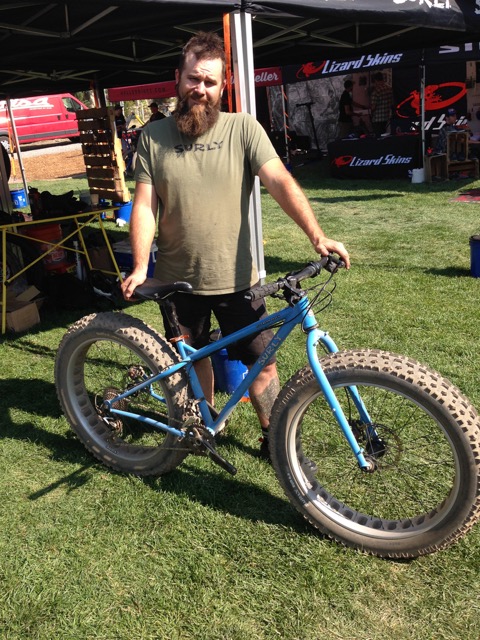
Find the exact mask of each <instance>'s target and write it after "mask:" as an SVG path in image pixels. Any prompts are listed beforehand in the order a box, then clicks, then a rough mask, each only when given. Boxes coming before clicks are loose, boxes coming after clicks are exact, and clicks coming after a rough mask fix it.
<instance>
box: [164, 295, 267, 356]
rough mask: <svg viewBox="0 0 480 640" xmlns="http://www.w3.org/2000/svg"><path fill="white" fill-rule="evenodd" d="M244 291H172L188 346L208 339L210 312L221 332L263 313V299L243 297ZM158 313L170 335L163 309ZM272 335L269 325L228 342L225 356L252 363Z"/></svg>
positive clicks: (225, 332) (264, 311)
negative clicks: (233, 341)
mask: <svg viewBox="0 0 480 640" xmlns="http://www.w3.org/2000/svg"><path fill="white" fill-rule="evenodd" d="M245 293H246V292H245V291H238V292H236V293H227V294H224V295H215V296H199V295H190V294H182V293H176V294H174V295H172V296H170V298H169V299H170V300H171V301H172V302H173V303H174V305H175V309H176V311H177V317H178V321H179V323H180V330H181V332H182V334H186V335H188V336H189V339H188V343H189V344H190V345H191V346H192V347H194V348H195V349H200V348H201V347H204V346H205V345H207V344H208V343H209V342H210V334H211V332H212V326H211V316H212V313H213V315H214V316H215V318H216V319H217V322H218V326H219V327H220V331H221V332H222V335H223V336H228V335H229V334H230V333H233V332H234V331H237V330H238V329H243V328H244V327H246V326H248V325H249V324H252V323H253V322H256V321H257V320H260V319H261V318H264V317H265V316H266V315H267V309H266V307H265V301H264V300H255V301H254V302H251V301H249V300H246V299H245ZM160 308H161V307H160ZM162 315H163V321H164V325H165V335H166V337H167V338H168V339H170V338H171V337H172V331H171V329H170V327H169V326H168V322H167V320H166V318H165V314H164V313H163V310H162ZM272 338H273V331H271V330H270V329H267V330H265V331H262V332H261V333H259V334H254V335H253V336H249V337H248V338H247V339H246V340H242V341H241V342H238V343H236V344H232V345H230V346H229V347H228V348H227V352H228V357H229V358H230V360H241V361H242V362H243V364H245V365H251V364H254V363H255V362H256V360H257V358H258V357H259V356H260V355H261V353H262V352H263V350H264V349H265V347H266V346H267V345H268V343H269V342H270V340H271V339H272ZM273 362H275V358H274V357H273V358H271V359H270V360H269V363H273Z"/></svg>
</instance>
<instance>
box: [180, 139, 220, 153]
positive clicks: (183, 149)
mask: <svg viewBox="0 0 480 640" xmlns="http://www.w3.org/2000/svg"><path fill="white" fill-rule="evenodd" d="M222 145H223V140H222V141H221V142H209V143H208V144H199V143H198V142H195V143H192V144H176V145H175V147H174V148H175V151H176V153H178V154H180V153H187V151H193V152H197V151H202V152H203V151H219V150H220V149H221V148H222Z"/></svg>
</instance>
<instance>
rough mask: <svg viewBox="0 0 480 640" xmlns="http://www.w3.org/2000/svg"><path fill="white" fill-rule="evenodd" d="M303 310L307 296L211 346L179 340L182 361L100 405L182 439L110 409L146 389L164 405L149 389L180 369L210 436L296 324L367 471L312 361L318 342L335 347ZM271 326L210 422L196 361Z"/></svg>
mask: <svg viewBox="0 0 480 640" xmlns="http://www.w3.org/2000/svg"><path fill="white" fill-rule="evenodd" d="M309 306H310V302H309V300H308V297H307V296H304V297H302V298H301V299H300V300H299V301H298V302H297V303H296V304H295V305H293V306H291V307H286V308H284V309H282V310H281V311H278V312H276V313H272V314H270V315H269V316H268V317H266V318H264V319H263V320H259V321H257V322H255V323H253V324H251V325H248V326H247V327H245V328H243V329H240V330H239V331H236V332H235V333H232V334H230V335H228V336H225V337H222V338H220V339H219V340H217V341H215V342H211V343H210V344H208V345H206V346H205V347H202V348H201V349H194V348H193V347H191V346H190V345H188V344H187V343H186V342H185V341H184V340H179V341H178V342H177V343H176V347H177V350H178V353H179V355H180V357H181V358H182V360H181V362H178V363H175V364H173V365H172V366H170V367H168V368H167V369H165V370H164V371H161V372H160V373H158V374H156V375H154V376H150V377H148V378H147V379H146V380H145V381H144V382H142V383H140V384H137V385H135V386H134V387H132V388H130V389H129V390H128V391H125V392H124V393H122V394H120V395H118V396H116V397H115V398H111V399H110V400H106V401H105V406H106V407H107V409H108V410H109V411H110V412H111V413H113V414H117V415H119V416H125V417H128V418H132V419H135V420H139V421H140V422H144V423H146V424H149V425H150V426H152V427H154V428H156V429H160V430H162V431H165V432H168V433H171V434H172V435H174V436H177V437H179V438H183V437H185V433H184V432H183V431H181V430H179V429H176V428H174V427H171V426H169V425H167V424H165V423H163V422H159V421H156V420H153V419H152V418H148V417H146V416H142V415H139V414H136V413H131V412H129V411H123V410H121V409H116V408H115V406H114V405H115V404H117V403H118V402H119V401H120V400H122V399H124V398H128V396H130V395H132V394H134V393H137V392H138V391H140V390H142V389H146V388H149V393H150V395H151V396H152V397H154V398H156V399H157V400H159V401H164V399H163V398H162V397H161V396H159V395H158V394H156V393H155V392H154V391H153V389H152V387H151V385H152V384H154V383H156V382H159V381H160V380H164V379H165V378H168V377H169V376H171V375H172V374H174V373H176V372H177V371H179V370H180V369H182V368H186V372H187V376H188V379H189V382H190V387H191V390H192V392H193V396H194V398H195V399H196V401H197V402H198V407H199V410H200V414H201V416H202V419H203V421H204V424H205V426H206V427H207V429H208V430H209V431H210V433H211V434H212V435H215V434H216V433H218V432H219V431H220V430H221V428H222V425H223V423H224V422H225V421H226V420H227V418H228V416H229V415H230V414H231V413H232V411H233V410H234V408H235V406H236V405H237V404H238V402H239V401H240V399H241V398H242V397H243V396H244V394H245V392H246V391H247V389H248V388H249V387H250V385H251V384H252V382H253V381H254V380H255V378H256V377H257V376H258V374H259V373H260V371H261V370H262V369H263V368H264V366H265V365H266V364H267V363H268V361H269V360H270V358H271V357H272V356H273V355H275V353H276V352H277V351H278V349H279V348H280V346H281V345H282V344H283V342H284V341H285V340H286V338H287V337H288V336H289V335H290V333H291V332H292V330H293V329H294V328H295V327H296V326H297V325H301V326H302V329H303V331H304V332H305V333H306V334H307V356H308V362H309V364H310V367H311V369H312V371H313V373H314V375H315V378H316V380H317V381H318V384H319V387H320V389H321V392H322V394H323V395H324V397H325V400H326V401H327V404H328V406H329V407H330V409H331V411H332V414H333V415H334V417H335V419H336V421H337V423H338V425H339V426H340V428H341V430H342V432H343V434H344V436H345V438H346V439H347V442H348V444H349V445H350V448H351V449H352V451H353V453H354V455H355V457H356V459H357V462H358V465H359V466H360V467H361V468H364V469H367V468H369V464H368V462H367V461H366V459H365V456H364V453H363V449H361V447H360V446H359V444H358V442H357V440H356V438H355V436H354V435H353V432H352V429H351V428H350V425H349V423H348V420H347V418H346V417H345V414H344V412H343V410H342V408H341V406H340V404H339V402H338V400H337V398H336V396H335V393H334V391H333V389H332V387H331V385H330V383H329V381H328V379H327V376H326V375H325V373H324V371H323V369H322V366H321V364H320V361H319V358H318V353H317V345H318V343H319V342H321V343H322V344H323V345H324V346H325V348H326V349H327V351H328V352H330V353H335V352H337V351H338V348H337V346H336V344H335V342H334V341H333V340H332V338H331V337H330V336H329V335H328V333H327V332H325V331H322V330H320V329H319V328H318V324H317V321H316V318H315V315H314V313H313V310H312V309H309ZM275 325H281V326H280V327H279V329H278V331H277V332H276V333H275V335H274V336H273V338H272V340H271V341H270V342H269V344H268V345H267V347H266V348H265V350H264V351H263V353H262V354H261V356H260V357H259V358H258V360H257V361H256V362H255V364H253V365H252V366H251V368H250V369H249V371H248V373H247V374H246V376H245V378H243V380H242V381H241V382H240V384H239V385H238V387H237V388H236V389H235V391H234V392H233V393H232V395H231V396H230V398H229V399H228V401H227V403H226V404H225V406H224V407H223V409H222V410H221V411H220V413H219V414H218V416H217V417H216V418H213V417H212V415H211V413H210V407H209V405H208V403H207V401H206V399H205V396H204V394H203V390H202V387H201V385H200V382H199V379H198V376H197V374H196V372H195V368H194V364H195V363H196V362H198V361H199V360H203V359H204V358H208V357H210V356H211V355H213V354H214V353H216V352H217V351H220V350H221V349H224V348H225V347H228V346H229V345H231V344H233V343H235V342H238V341H240V340H242V339H244V338H247V337H249V336H251V335H253V334H255V333H259V332H260V331H263V330H265V329H269V328H271V327H273V326H275ZM348 392H349V394H350V397H351V399H352V401H353V403H354V404H355V407H356V408H357V411H358V412H359V416H360V419H361V421H362V422H363V423H364V424H367V425H368V424H370V423H371V420H370V417H369V415H368V412H367V410H366V408H365V406H364V404H363V401H362V399H361V397H360V395H359V393H358V390H357V389H356V387H355V386H351V387H348ZM117 406H118V405H117Z"/></svg>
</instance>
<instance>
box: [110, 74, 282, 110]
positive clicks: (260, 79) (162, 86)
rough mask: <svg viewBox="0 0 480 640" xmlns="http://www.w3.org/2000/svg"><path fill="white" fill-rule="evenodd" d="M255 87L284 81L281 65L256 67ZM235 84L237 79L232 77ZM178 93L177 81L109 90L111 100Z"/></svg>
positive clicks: (141, 98) (167, 96) (171, 95)
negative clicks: (176, 89) (176, 88)
mask: <svg viewBox="0 0 480 640" xmlns="http://www.w3.org/2000/svg"><path fill="white" fill-rule="evenodd" d="M254 79H255V87H273V86H275V85H281V84H282V83H283V77H282V69H281V67H268V68H265V69H255V78H254ZM232 81H233V83H234V84H235V79H234V78H232ZM175 95H176V92H175V82H174V81H173V80H169V81H167V82H153V83H152V84H139V85H134V86H129V87H114V88H113V89H109V90H108V99H109V101H110V102H120V101H123V100H152V99H154V98H158V99H161V98H173V97H174V96H175Z"/></svg>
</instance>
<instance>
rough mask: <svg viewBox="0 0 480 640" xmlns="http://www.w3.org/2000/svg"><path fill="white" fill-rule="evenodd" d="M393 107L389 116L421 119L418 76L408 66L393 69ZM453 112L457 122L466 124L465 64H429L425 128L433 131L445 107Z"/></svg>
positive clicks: (405, 120) (439, 126) (398, 118)
mask: <svg viewBox="0 0 480 640" xmlns="http://www.w3.org/2000/svg"><path fill="white" fill-rule="evenodd" d="M392 84H393V88H394V94H395V107H394V113H393V118H394V120H395V122H396V123H397V124H398V125H399V126H400V127H401V125H402V122H404V123H407V122H408V123H411V122H415V123H419V122H420V120H421V102H420V78H419V77H418V74H416V73H412V70H411V69H394V71H393V82H392ZM452 107H453V108H454V109H456V111H457V116H458V122H459V124H466V123H467V120H466V118H465V116H466V112H467V87H466V84H465V63H464V62H460V63H455V64H443V65H441V66H440V65H432V66H428V67H427V68H426V75H425V130H426V131H430V132H432V133H433V132H436V131H438V129H440V128H441V127H442V125H443V123H444V119H445V111H446V109H448V108H452Z"/></svg>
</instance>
